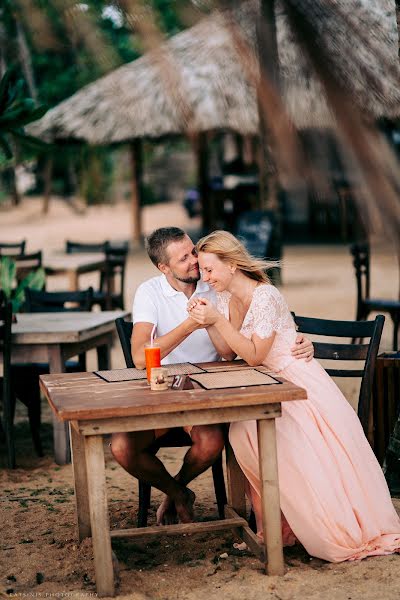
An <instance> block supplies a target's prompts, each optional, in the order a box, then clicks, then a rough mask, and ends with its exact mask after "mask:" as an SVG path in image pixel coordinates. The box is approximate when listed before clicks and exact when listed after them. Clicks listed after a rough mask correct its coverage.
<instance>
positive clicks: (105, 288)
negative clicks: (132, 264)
mask: <svg viewBox="0 0 400 600" xmlns="http://www.w3.org/2000/svg"><path fill="white" fill-rule="evenodd" d="M127 254H128V247H127V246H126V247H122V246H121V247H115V248H114V247H112V246H109V247H108V248H107V250H106V262H105V266H104V268H103V269H102V272H101V277H100V291H101V292H103V293H104V294H106V296H107V298H108V302H106V305H107V306H106V308H108V309H109V310H112V309H113V308H115V306H114V304H113V301H112V298H113V297H114V298H116V297H117V296H118V298H119V302H118V303H117V304H118V306H119V307H120V308H122V309H123V308H124V290H125V267H126V258H127Z"/></svg>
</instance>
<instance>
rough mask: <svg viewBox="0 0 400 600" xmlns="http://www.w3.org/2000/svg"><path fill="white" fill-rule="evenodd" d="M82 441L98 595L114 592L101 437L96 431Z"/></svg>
mask: <svg viewBox="0 0 400 600" xmlns="http://www.w3.org/2000/svg"><path fill="white" fill-rule="evenodd" d="M84 444H85V455H86V470H87V482H88V492H89V508H90V522H91V526H92V540H93V554H94V567H95V573H96V589H97V594H98V595H99V596H100V597H103V596H114V592H115V590H114V572H113V565H112V554H111V536H110V521H109V516H108V506H107V492H106V475H105V466H104V450H103V438H102V437H101V436H99V435H96V436H86V437H85V442H84Z"/></svg>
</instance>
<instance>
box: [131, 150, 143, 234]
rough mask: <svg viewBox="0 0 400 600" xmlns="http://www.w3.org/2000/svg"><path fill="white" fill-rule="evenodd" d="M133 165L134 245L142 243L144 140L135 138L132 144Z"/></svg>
mask: <svg viewBox="0 0 400 600" xmlns="http://www.w3.org/2000/svg"><path fill="white" fill-rule="evenodd" d="M130 155H131V167H132V193H131V207H132V241H133V245H134V246H141V245H142V239H143V234H142V199H141V195H142V177H143V148H142V140H140V139H134V140H133V141H132V142H131V144H130Z"/></svg>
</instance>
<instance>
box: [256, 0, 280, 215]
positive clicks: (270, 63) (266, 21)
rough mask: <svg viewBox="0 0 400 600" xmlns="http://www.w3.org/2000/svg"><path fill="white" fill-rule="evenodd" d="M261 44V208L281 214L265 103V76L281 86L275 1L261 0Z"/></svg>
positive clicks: (258, 93) (259, 48)
mask: <svg viewBox="0 0 400 600" xmlns="http://www.w3.org/2000/svg"><path fill="white" fill-rule="evenodd" d="M257 46H258V57H259V65H260V79H259V86H258V90H257V97H258V116H259V136H260V145H259V173H260V174H259V183H260V208H261V209H266V208H268V209H270V210H273V211H274V212H276V213H277V216H279V205H278V178H277V169H276V164H275V161H274V158H273V153H272V148H271V135H270V132H269V127H268V123H267V121H266V118H265V115H264V111H263V109H262V102H261V95H262V83H263V78H264V77H265V78H266V79H268V80H269V81H270V82H271V83H272V84H273V85H274V86H275V87H276V88H277V89H279V69H278V47H277V38H276V24H275V0H262V1H261V15H260V19H259V20H258V22H257Z"/></svg>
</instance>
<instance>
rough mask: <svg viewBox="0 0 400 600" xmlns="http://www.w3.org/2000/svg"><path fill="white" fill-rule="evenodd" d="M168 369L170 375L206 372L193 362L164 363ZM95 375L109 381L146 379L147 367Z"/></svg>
mask: <svg viewBox="0 0 400 600" xmlns="http://www.w3.org/2000/svg"><path fill="white" fill-rule="evenodd" d="M162 366H164V367H165V368H166V369H168V375H171V376H172V375H191V374H192V373H204V372H205V371H204V369H201V368H200V367H196V366H195V365H192V364H191V363H176V364H174V365H162ZM93 372H94V374H95V375H97V376H98V377H100V378H101V379H104V381H107V382H109V383H113V382H115V381H135V380H139V379H146V369H134V368H131V369H111V370H110V371H93Z"/></svg>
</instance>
